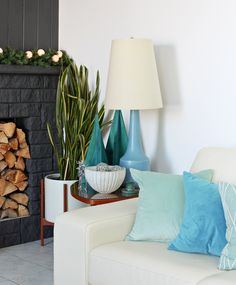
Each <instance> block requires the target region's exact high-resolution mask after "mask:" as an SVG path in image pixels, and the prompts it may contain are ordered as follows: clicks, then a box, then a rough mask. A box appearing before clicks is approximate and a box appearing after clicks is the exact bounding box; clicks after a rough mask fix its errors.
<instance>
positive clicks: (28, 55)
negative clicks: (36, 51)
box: [25, 50, 33, 59]
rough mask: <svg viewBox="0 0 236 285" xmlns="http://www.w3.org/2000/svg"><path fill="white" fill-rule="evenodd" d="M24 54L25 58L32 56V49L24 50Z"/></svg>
mask: <svg viewBox="0 0 236 285" xmlns="http://www.w3.org/2000/svg"><path fill="white" fill-rule="evenodd" d="M25 56H26V58H28V59H30V58H32V57H33V53H32V51H30V50H28V51H26V52H25Z"/></svg>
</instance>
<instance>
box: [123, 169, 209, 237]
mask: <svg viewBox="0 0 236 285" xmlns="http://www.w3.org/2000/svg"><path fill="white" fill-rule="evenodd" d="M131 175H132V177H133V179H134V180H135V181H136V182H137V183H138V185H139V187H140V192H139V206H138V210H137V213H136V218H135V223H134V225H133V228H132V230H131V232H130V233H129V234H128V236H127V237H126V240H145V241H160V242H168V241H170V240H172V239H174V238H175V237H176V235H177V234H178V233H179V228H180V225H181V223H182V219H183V212H184V185H183V177H182V175H172V174H164V173H158V172H151V171H140V170H135V169H131ZM197 175H198V176H199V177H202V178H203V179H206V180H208V181H211V179H212V176H213V171H212V170H204V171H201V172H198V174H197Z"/></svg>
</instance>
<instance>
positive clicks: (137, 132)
mask: <svg viewBox="0 0 236 285" xmlns="http://www.w3.org/2000/svg"><path fill="white" fill-rule="evenodd" d="M128 140H129V142H128V147H127V150H126V152H125V154H124V155H123V156H122V157H121V159H120V166H123V167H125V168H126V177H125V183H128V182H134V180H133V178H132V177H131V174H130V170H129V169H130V168H135V169H139V170H150V162H149V159H148V157H147V156H146V155H145V153H144V150H143V145H142V139H141V129H140V120H139V111H138V110H131V111H130V124H129V138H128Z"/></svg>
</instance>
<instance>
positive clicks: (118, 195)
mask: <svg viewBox="0 0 236 285" xmlns="http://www.w3.org/2000/svg"><path fill="white" fill-rule="evenodd" d="M71 195H72V196H73V197H74V198H75V199H77V200H79V201H81V202H83V203H86V204H89V205H92V206H95V205H101V204H107V203H112V202H118V201H122V200H126V199H131V198H136V197H138V192H137V193H135V194H124V193H122V188H120V189H118V190H116V191H115V192H113V193H110V194H101V193H98V192H96V191H95V190H93V189H92V188H91V187H90V186H89V185H87V189H86V190H80V189H79V183H78V182H76V183H74V184H73V185H72V186H71Z"/></svg>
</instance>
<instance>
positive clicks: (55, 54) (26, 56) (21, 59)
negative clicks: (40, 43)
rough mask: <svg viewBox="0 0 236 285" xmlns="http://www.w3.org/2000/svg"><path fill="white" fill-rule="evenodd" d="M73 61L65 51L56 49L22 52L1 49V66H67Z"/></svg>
mask: <svg viewBox="0 0 236 285" xmlns="http://www.w3.org/2000/svg"><path fill="white" fill-rule="evenodd" d="M71 61H72V59H71V58H70V57H69V56H68V55H67V53H66V52H65V51H57V50H54V49H46V50H43V49H32V50H28V51H22V50H17V49H13V48H10V47H6V48H4V49H2V48H0V64H17V65H34V66H42V67H48V66H64V67H65V66H67V65H68V64H69V63H70V62H71Z"/></svg>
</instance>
